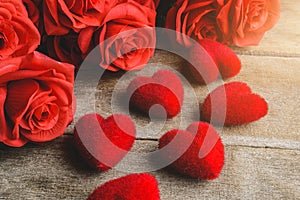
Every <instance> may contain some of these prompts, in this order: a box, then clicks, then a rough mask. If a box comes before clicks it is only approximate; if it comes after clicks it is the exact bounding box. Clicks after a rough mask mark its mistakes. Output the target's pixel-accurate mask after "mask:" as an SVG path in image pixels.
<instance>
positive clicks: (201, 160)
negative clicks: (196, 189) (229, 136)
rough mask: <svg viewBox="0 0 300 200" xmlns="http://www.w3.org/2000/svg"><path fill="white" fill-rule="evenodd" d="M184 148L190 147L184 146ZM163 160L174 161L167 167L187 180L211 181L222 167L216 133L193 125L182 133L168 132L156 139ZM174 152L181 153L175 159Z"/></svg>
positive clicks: (220, 147) (219, 139)
mask: <svg viewBox="0 0 300 200" xmlns="http://www.w3.org/2000/svg"><path fill="white" fill-rule="evenodd" d="M187 144H191V145H189V146H187ZM159 148H160V149H161V150H162V148H166V149H167V150H164V151H162V153H161V156H162V158H163V159H169V160H170V161H172V160H175V161H174V162H173V163H172V164H170V167H171V168H173V169H175V170H176V171H178V172H181V173H183V174H186V175H188V176H190V177H194V178H198V179H204V180H211V179H215V178H217V177H218V176H219V174H220V172H221V170H222V168H223V165H224V146H223V144H222V141H221V138H220V137H219V135H218V133H217V131H216V130H215V129H214V128H213V127H212V126H211V125H210V124H208V123H205V122H194V123H192V124H191V125H190V126H189V127H188V128H187V130H186V131H183V130H172V131H169V132H167V133H166V134H164V135H163V136H162V137H161V138H160V139H159ZM178 152H183V154H182V155H179V158H178V159H176V157H174V156H177V157H178V155H177V154H178Z"/></svg>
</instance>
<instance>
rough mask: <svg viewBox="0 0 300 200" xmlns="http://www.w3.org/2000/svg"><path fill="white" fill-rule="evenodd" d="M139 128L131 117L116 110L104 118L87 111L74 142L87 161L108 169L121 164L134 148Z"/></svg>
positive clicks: (101, 169)
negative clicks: (115, 112) (136, 127)
mask: <svg viewBox="0 0 300 200" xmlns="http://www.w3.org/2000/svg"><path fill="white" fill-rule="evenodd" d="M135 135H136V130H135V125H134V123H133V122H132V120H131V118H129V117H128V116H126V115H122V114H114V115H111V116H110V117H108V118H107V119H104V118H103V117H102V116H101V115H99V114H88V115H85V116H83V117H81V118H80V119H79V120H78V122H77V123H76V124H75V129H74V136H75V137H74V138H75V144H76V146H77V148H78V150H79V151H80V153H81V155H82V156H83V158H84V159H85V160H86V161H87V163H88V164H89V165H90V166H91V167H93V168H95V169H97V170H99V171H106V170H109V169H111V168H112V167H114V166H115V165H116V164H118V163H119V162H120V161H121V160H122V158H123V157H124V156H125V155H126V154H127V153H128V151H129V150H130V149H131V147H132V145H133V143H134V140H135Z"/></svg>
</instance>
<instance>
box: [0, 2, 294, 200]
mask: <svg viewBox="0 0 300 200" xmlns="http://www.w3.org/2000/svg"><path fill="white" fill-rule="evenodd" d="M299 9H300V1H298V0H282V13H281V19H280V21H279V23H278V24H277V25H276V27H275V28H274V29H272V30H271V31H269V32H268V33H267V34H266V35H265V37H264V39H263V40H262V41H261V44H260V45H259V46H257V47H248V48H235V49H234V50H235V51H236V52H237V53H238V54H239V57H240V59H241V60H242V63H243V68H242V71H241V73H240V74H239V75H238V76H236V77H235V78H233V79H231V80H227V82H229V81H233V80H236V81H243V82H246V83H248V84H249V85H250V87H251V88H252V89H253V91H254V92H256V93H259V94H260V95H261V96H263V97H264V98H265V99H266V100H267V101H268V103H269V114H268V115H267V116H266V117H264V118H263V119H261V120H260V121H257V122H254V123H252V124H249V125H244V126H238V127H230V128H224V129H223V130H222V133H221V137H222V139H223V142H224V144H225V157H226V161H225V166H224V169H223V171H222V174H221V175H220V177H219V178H218V179H216V180H214V181H199V180H194V179H190V178H187V177H184V176H181V175H178V174H176V173H173V172H170V171H168V170H165V169H161V170H157V171H154V172H151V173H152V174H153V175H154V176H155V177H156V178H157V180H158V182H159V188H160V191H161V199H300V120H299V115H300V99H299V96H300V90H299V87H300V26H299V25H300V24H299V17H300V15H299ZM151 63H152V65H155V64H156V65H158V66H159V65H161V64H165V65H168V66H170V67H172V68H174V69H176V70H178V71H180V72H183V74H184V75H186V77H188V73H186V72H185V71H186V70H185V67H184V66H185V63H184V61H183V60H182V59H180V58H179V57H177V56H175V55H172V54H170V53H167V52H164V51H156V53H155V56H154V58H153V59H152V60H151ZM122 75H123V74H122V73H116V74H111V73H107V74H105V75H104V76H103V78H102V79H101V81H100V82H99V86H98V91H97V94H96V96H97V98H96V99H97V102H96V105H97V112H99V113H101V114H102V115H103V116H109V115H110V114H111V112H112V111H111V96H112V91H113V89H114V86H115V84H116V83H117V81H118V80H119V79H120V78H121V77H122ZM188 79H189V78H188ZM191 85H192V86H193V87H194V90H195V93H196V95H197V98H198V100H199V101H200V102H201V101H203V99H204V98H205V96H206V95H207V93H208V90H207V88H206V87H205V86H199V85H197V84H196V83H195V82H193V81H192V80H191ZM124 87H125V88H126V86H125V84H124ZM122 89H124V88H121V90H122ZM81 90H82V91H83V93H84V92H87V91H88V88H84V87H83V88H82V89H81ZM91 91H92V90H91ZM77 98H79V99H80V98H81V96H78V97H77ZM187 99H188V97H187ZM85 103H86V102H82V101H80V100H79V101H78V105H77V106H78V107H79V109H78V113H77V116H80V115H81V114H83V113H84V111H83V110H81V109H80V107H84V106H83V104H85ZM132 117H133V119H134V120H135V122H136V124H137V125H138V126H144V125H145V124H147V123H148V122H149V120H148V119H147V118H146V117H145V116H141V115H139V114H137V113H132ZM178 120H180V119H179V117H176V118H174V119H172V120H169V121H167V122H166V123H165V125H164V127H163V129H162V131H161V132H164V131H165V130H170V129H172V128H176V127H177V126H178ZM184 125H185V124H184ZM72 126H73V125H71V126H70V127H69V128H68V129H67V131H66V133H65V135H63V136H62V137H60V138H58V139H56V140H54V141H52V142H49V143H45V144H29V145H26V146H25V147H23V148H9V147H6V146H4V145H0V163H1V165H0V177H1V178H0V199H85V198H86V197H87V196H88V195H89V194H90V193H91V192H92V191H93V190H94V188H96V187H97V186H98V185H100V184H102V183H104V182H106V181H108V180H111V179H114V178H117V177H120V176H123V175H125V174H127V173H126V172H124V171H122V170H117V169H113V170H110V171H108V172H106V173H98V172H95V171H93V170H90V169H89V168H88V167H87V166H86V164H85V163H84V162H83V161H82V159H81V158H80V157H79V156H78V153H77V151H76V150H75V148H74V145H73V135H72ZM138 136H139V137H138V139H137V141H136V142H135V145H134V148H133V150H132V152H133V153H147V152H151V151H155V149H156V148H157V139H158V138H159V136H160V134H157V135H153V134H152V135H142V134H140V135H138ZM125 164H126V163H125ZM133 164H134V163H133ZM134 169H135V167H134V165H133V167H132V171H134Z"/></svg>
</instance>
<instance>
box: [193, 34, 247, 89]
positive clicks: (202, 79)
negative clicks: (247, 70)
mask: <svg viewBox="0 0 300 200" xmlns="http://www.w3.org/2000/svg"><path fill="white" fill-rule="evenodd" d="M199 44H200V46H198V45H196V46H194V47H192V48H191V50H190V55H189V60H191V61H193V62H194V63H193V64H194V65H191V64H190V65H189V68H190V71H191V73H192V74H193V76H194V78H195V79H196V80H197V81H199V83H201V84H208V83H211V82H214V81H215V80H217V78H218V76H219V74H220V75H221V77H222V78H223V79H227V78H231V77H233V76H235V75H237V74H238V73H239V72H240V70H241V61H240V59H239V58H238V56H237V55H236V53H235V52H234V51H232V49H230V48H229V47H227V46H225V45H223V44H221V43H219V42H217V41H214V40H210V39H202V40H200V41H199ZM203 48H204V50H205V51H206V52H207V53H204V52H203V51H204V50H203Z"/></svg>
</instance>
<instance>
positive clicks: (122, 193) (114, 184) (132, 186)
mask: <svg viewBox="0 0 300 200" xmlns="http://www.w3.org/2000/svg"><path fill="white" fill-rule="evenodd" d="M100 199H101V200H113V199H122V200H141V199H145V200H159V199H160V197H159V189H158V185H157V181H156V179H155V178H154V177H153V176H152V175H150V174H146V173H144V174H130V175H127V176H124V177H121V178H118V179H114V180H111V181H109V182H106V183H104V184H103V185H101V186H99V187H98V188H97V189H95V190H94V192H93V193H92V194H91V195H90V196H89V197H88V198H87V200H100Z"/></svg>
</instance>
